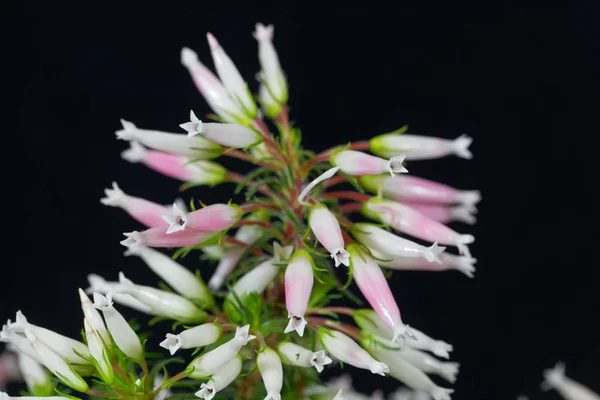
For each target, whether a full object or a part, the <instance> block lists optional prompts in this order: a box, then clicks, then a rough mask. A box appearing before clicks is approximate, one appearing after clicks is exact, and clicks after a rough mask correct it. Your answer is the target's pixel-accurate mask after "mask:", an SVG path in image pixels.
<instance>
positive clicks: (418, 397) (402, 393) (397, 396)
mask: <svg viewBox="0 0 600 400" xmlns="http://www.w3.org/2000/svg"><path fill="white" fill-rule="evenodd" d="M390 400H431V396H430V395H429V394H427V393H425V392H415V391H414V390H411V389H409V388H407V387H405V386H403V387H401V388H399V389H397V390H396V391H395V392H393V393H391V394H390Z"/></svg>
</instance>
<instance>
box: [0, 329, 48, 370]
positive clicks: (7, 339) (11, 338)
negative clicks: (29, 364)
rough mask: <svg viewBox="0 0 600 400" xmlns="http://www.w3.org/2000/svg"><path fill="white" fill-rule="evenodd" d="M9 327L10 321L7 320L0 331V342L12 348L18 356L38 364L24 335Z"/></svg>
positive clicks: (35, 355) (36, 357) (35, 354)
mask: <svg viewBox="0 0 600 400" xmlns="http://www.w3.org/2000/svg"><path fill="white" fill-rule="evenodd" d="M11 326H12V323H11V321H10V320H8V322H7V323H6V324H5V325H2V331H0V342H3V343H6V344H7V345H10V346H12V347H14V349H15V350H16V351H18V352H19V354H24V355H26V356H28V357H30V358H33V359H34V360H36V361H37V362H40V359H39V357H38V355H37V353H36V352H35V350H34V349H33V347H32V346H31V343H29V340H27V338H26V337H25V335H22V334H19V333H17V332H16V331H15V330H14V329H12V328H10V327H11Z"/></svg>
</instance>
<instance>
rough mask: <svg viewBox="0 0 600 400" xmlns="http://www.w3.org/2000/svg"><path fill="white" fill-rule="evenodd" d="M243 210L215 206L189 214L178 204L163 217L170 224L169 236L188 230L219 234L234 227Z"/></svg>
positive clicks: (236, 207)
mask: <svg viewBox="0 0 600 400" xmlns="http://www.w3.org/2000/svg"><path fill="white" fill-rule="evenodd" d="M241 215H242V210H241V208H240V207H238V206H236V205H230V204H213V205H210V206H206V207H203V208H201V209H199V210H196V211H192V212H190V213H188V212H187V210H186V209H184V208H182V207H181V206H180V205H179V204H178V203H177V202H175V203H174V204H173V211H172V212H170V213H168V214H165V215H163V216H162V218H163V220H164V221H165V222H167V224H169V228H168V229H167V234H171V233H174V232H180V231H183V230H184V229H186V228H187V229H188V230H191V231H196V232H218V231H222V230H225V229H228V228H230V227H231V226H233V225H234V224H235V223H236V222H237V221H238V220H239V219H240V217H241Z"/></svg>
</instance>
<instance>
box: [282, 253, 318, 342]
mask: <svg viewBox="0 0 600 400" xmlns="http://www.w3.org/2000/svg"><path fill="white" fill-rule="evenodd" d="M313 282H314V275H313V261H312V258H311V257H310V255H309V254H308V253H307V252H306V250H296V252H295V253H294V254H293V255H292V258H291V259H290V262H289V264H288V266H287V267H286V269H285V305H286V308H287V311H288V318H289V319H290V322H289V323H288V325H287V327H286V328H285V331H284V332H285V333H289V332H292V331H296V332H297V333H298V335H300V336H302V335H304V328H305V327H306V320H305V319H304V313H306V309H307V307H308V301H309V299H310V292H311V291H312V287H313Z"/></svg>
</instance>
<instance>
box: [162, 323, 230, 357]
mask: <svg viewBox="0 0 600 400" xmlns="http://www.w3.org/2000/svg"><path fill="white" fill-rule="evenodd" d="M222 331H223V329H222V328H221V325H218V324H214V323H208V324H203V325H198V326H195V327H193V328H190V329H186V330H185V331H183V332H181V333H180V334H178V335H174V334H172V333H167V338H166V339H165V340H163V341H162V342H160V347H162V348H165V349H167V350H169V352H170V353H171V355H173V354H175V353H176V352H177V350H179V349H193V348H196V347H200V346H208V345H209V344H213V343H214V342H216V341H217V340H218V339H219V337H220V336H221V332H222Z"/></svg>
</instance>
